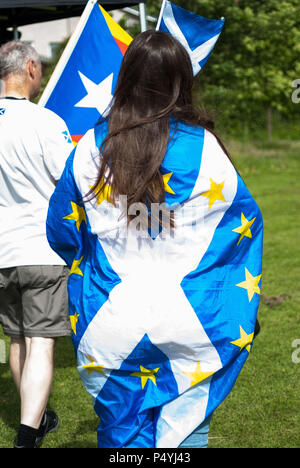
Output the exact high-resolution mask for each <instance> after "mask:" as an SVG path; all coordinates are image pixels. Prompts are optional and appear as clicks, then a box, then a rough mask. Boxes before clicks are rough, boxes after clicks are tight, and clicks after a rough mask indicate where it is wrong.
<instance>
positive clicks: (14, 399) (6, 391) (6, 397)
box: [0, 364, 20, 431]
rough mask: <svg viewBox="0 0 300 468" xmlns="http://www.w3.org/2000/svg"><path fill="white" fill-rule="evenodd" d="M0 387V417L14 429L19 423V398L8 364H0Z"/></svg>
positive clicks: (6, 424)
mask: <svg viewBox="0 0 300 468" xmlns="http://www.w3.org/2000/svg"><path fill="white" fill-rule="evenodd" d="M0 389H1V393H0V419H1V420H2V421H3V422H4V424H5V426H7V427H9V428H10V429H13V430H15V431H16V430H17V429H18V427H19V424H20V399H19V394H18V392H17V389H16V387H15V384H14V382H13V379H12V376H11V373H10V369H9V365H8V364H0Z"/></svg>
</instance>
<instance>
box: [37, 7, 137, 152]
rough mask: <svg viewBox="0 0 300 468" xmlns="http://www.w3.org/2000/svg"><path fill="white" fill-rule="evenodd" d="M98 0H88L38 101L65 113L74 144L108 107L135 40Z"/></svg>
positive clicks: (60, 113) (64, 116)
mask: <svg viewBox="0 0 300 468" xmlns="http://www.w3.org/2000/svg"><path fill="white" fill-rule="evenodd" d="M99 3H101V2H97V1H96V0H89V1H88V3H87V5H86V8H85V9H84V12H83V14H82V16H81V18H80V21H79V23H78V25H77V27H76V30H75V31H74V34H73V35H72V37H71V38H70V40H69V42H68V44H67V46H66V48H65V50H64V52H63V55H62V56H61V58H60V60H59V62H58V64H57V67H56V69H55V70H54V73H53V75H52V76H51V78H50V80H49V83H48V84H47V86H46V88H45V90H44V92H43V95H42V97H41V99H40V102H39V104H40V105H43V106H45V107H47V108H48V109H51V110H52V111H53V112H55V113H56V114H58V115H59V116H60V117H62V119H63V120H64V121H65V122H66V124H67V126H68V128H69V131H70V134H71V138H72V141H73V142H74V144H77V143H78V141H79V140H80V138H81V137H82V136H83V135H84V134H85V133H86V132H87V130H89V129H90V128H92V127H93V126H94V125H95V124H96V122H97V121H98V120H99V118H100V117H101V116H102V115H103V114H104V113H105V111H106V109H107V108H108V107H109V105H110V102H111V99H112V96H113V92H114V88H115V85H116V82H117V78H118V74H119V70H120V66H121V62H122V60H123V55H124V53H125V51H126V49H127V46H128V45H129V44H130V42H131V40H132V39H131V37H130V36H129V35H128V34H127V33H126V31H124V30H123V29H122V28H121V27H120V26H119V25H118V24H117V23H116V22H115V21H114V20H113V19H112V18H111V16H110V15H109V14H108V13H107V12H106V11H105V10H104V8H102V7H101V5H100V4H99Z"/></svg>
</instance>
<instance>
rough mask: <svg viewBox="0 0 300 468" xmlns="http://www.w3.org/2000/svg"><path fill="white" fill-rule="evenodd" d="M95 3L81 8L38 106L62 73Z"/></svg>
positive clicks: (94, 0) (92, 1)
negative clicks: (78, 17) (81, 10)
mask: <svg viewBox="0 0 300 468" xmlns="http://www.w3.org/2000/svg"><path fill="white" fill-rule="evenodd" d="M95 3H97V0H89V1H88V3H87V5H86V7H85V9H84V10H83V13H82V15H81V17H80V20H79V22H78V24H77V26H76V28H75V31H74V33H73V34H72V36H71V37H70V39H69V42H68V43H67V45H66V47H65V49H64V51H63V53H62V55H61V57H60V59H59V61H58V63H57V65H56V67H55V69H54V72H53V73H52V75H51V77H50V80H49V81H48V83H47V86H46V88H45V89H44V92H43V94H42V96H41V97H40V100H39V102H38V104H39V105H40V106H45V104H46V103H47V101H48V99H49V97H50V95H51V93H52V91H53V89H54V88H55V85H56V83H57V81H58V79H59V77H60V75H61V74H62V72H63V70H64V68H65V66H66V64H67V62H68V60H69V58H70V55H71V54H72V52H73V50H74V48H75V46H76V44H77V41H78V39H79V37H80V35H81V33H82V31H83V29H84V27H85V25H86V23H87V20H88V18H89V16H90V13H91V11H92V9H93V7H94V5H95Z"/></svg>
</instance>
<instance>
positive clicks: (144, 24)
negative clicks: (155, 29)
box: [139, 3, 148, 32]
mask: <svg viewBox="0 0 300 468" xmlns="http://www.w3.org/2000/svg"><path fill="white" fill-rule="evenodd" d="M139 11H140V25H141V32H144V31H147V29H148V28H147V19H146V5H145V3H139Z"/></svg>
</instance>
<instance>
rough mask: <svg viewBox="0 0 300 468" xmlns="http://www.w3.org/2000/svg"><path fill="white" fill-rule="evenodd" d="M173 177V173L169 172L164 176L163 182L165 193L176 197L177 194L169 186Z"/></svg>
mask: <svg viewBox="0 0 300 468" xmlns="http://www.w3.org/2000/svg"><path fill="white" fill-rule="evenodd" d="M172 175H173V172H169V173H168V174H163V175H162V180H163V183H164V187H165V192H168V193H172V195H175V192H174V191H173V190H172V189H171V187H170V186H169V180H170V179H171V177H172Z"/></svg>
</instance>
